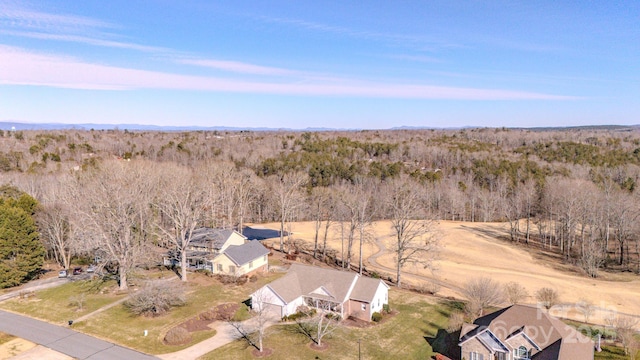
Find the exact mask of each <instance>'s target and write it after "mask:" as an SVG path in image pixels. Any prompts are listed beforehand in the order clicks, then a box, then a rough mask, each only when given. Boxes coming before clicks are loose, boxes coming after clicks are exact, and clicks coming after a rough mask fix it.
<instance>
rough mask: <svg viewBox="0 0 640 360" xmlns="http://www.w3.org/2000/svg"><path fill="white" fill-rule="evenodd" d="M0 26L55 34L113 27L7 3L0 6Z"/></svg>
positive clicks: (89, 19) (85, 19) (80, 17)
mask: <svg viewBox="0 0 640 360" xmlns="http://www.w3.org/2000/svg"><path fill="white" fill-rule="evenodd" d="M0 24H1V25H2V26H3V27H11V28H20V29H32V30H40V31H48V32H56V33H69V32H78V31H83V30H86V29H97V28H113V27H114V25H112V24H110V23H107V22H104V21H100V20H96V19H92V18H88V17H84V16H77V15H68V14H52V13H47V12H42V11H38V10H33V9H27V8H24V7H21V6H20V5H17V4H16V3H13V2H11V1H8V2H6V3H3V4H0Z"/></svg>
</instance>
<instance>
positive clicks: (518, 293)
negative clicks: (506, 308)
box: [504, 281, 529, 305]
mask: <svg viewBox="0 0 640 360" xmlns="http://www.w3.org/2000/svg"><path fill="white" fill-rule="evenodd" d="M504 295H505V297H506V298H507V301H508V302H509V304H511V305H515V304H518V303H520V302H521V301H522V300H524V299H526V298H527V297H528V296H529V293H527V289H525V288H524V286H522V285H520V284H518V283H517V282H514V281H512V282H508V283H506V284H505V285H504Z"/></svg>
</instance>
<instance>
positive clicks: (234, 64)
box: [176, 58, 300, 75]
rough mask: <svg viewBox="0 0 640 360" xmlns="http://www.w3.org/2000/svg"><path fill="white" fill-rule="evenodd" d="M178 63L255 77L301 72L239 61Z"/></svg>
mask: <svg viewBox="0 0 640 360" xmlns="http://www.w3.org/2000/svg"><path fill="white" fill-rule="evenodd" d="M176 62H178V63H180V64H187V65H195V66H202V67H206V68H212V69H217V70H223V71H228V72H234V73H241V74H254V75H299V74H300V72H298V71H294V70H288V69H282V68H276V67H268V66H260V65H254V64H248V63H244V62H239V61H228V60H213V59H194V58H179V59H177V60H176Z"/></svg>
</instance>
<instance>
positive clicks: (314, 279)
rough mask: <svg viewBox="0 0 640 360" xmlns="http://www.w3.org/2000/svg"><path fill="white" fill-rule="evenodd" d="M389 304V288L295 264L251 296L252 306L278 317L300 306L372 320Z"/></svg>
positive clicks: (343, 273) (376, 281) (377, 282)
mask: <svg viewBox="0 0 640 360" xmlns="http://www.w3.org/2000/svg"><path fill="white" fill-rule="evenodd" d="M388 303H389V286H388V285H387V284H385V283H384V282H383V281H382V280H380V279H372V278H368V277H364V276H360V275H358V274H356V273H352V272H349V271H339V270H333V269H326V268H320V267H315V266H307V265H300V264H293V265H291V268H290V269H289V271H288V272H287V274H286V275H285V276H283V277H281V278H280V279H278V280H276V281H274V282H272V283H270V284H267V285H265V286H263V287H262V288H260V289H259V290H258V291H256V292H255V293H253V294H251V304H252V307H260V306H265V307H268V308H269V309H270V311H272V312H273V313H275V315H277V316H278V317H284V316H286V315H290V314H294V313H295V312H297V311H298V307H300V306H309V307H314V308H322V309H327V310H330V311H333V312H335V313H338V314H340V316H341V317H342V318H343V319H344V318H347V317H349V316H353V317H355V318H358V319H362V320H366V321H370V320H371V315H373V313H374V312H380V311H382V309H383V306H384V305H385V304H388Z"/></svg>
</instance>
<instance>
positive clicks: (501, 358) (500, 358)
mask: <svg viewBox="0 0 640 360" xmlns="http://www.w3.org/2000/svg"><path fill="white" fill-rule="evenodd" d="M496 360H507V354H505V353H496Z"/></svg>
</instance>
